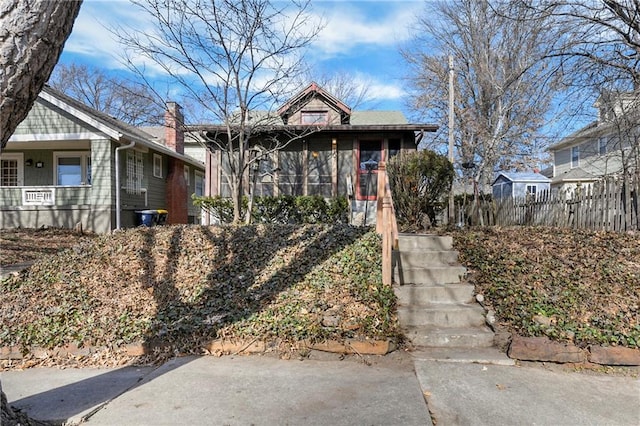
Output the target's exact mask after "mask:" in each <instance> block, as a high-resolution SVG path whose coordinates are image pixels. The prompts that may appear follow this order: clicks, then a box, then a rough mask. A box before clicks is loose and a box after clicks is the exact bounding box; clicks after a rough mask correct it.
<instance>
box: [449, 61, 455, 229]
mask: <svg viewBox="0 0 640 426" xmlns="http://www.w3.org/2000/svg"><path fill="white" fill-rule="evenodd" d="M454 78H455V71H454V69H453V55H449V161H450V162H451V165H452V166H453V126H454V117H453V114H454V112H453V103H454V101H455V97H454V93H453V80H454ZM454 180H455V173H454ZM453 224H455V206H454V199H453V183H452V185H451V190H450V191H449V226H452V225H453Z"/></svg>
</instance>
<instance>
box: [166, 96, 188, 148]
mask: <svg viewBox="0 0 640 426" xmlns="http://www.w3.org/2000/svg"><path fill="white" fill-rule="evenodd" d="M164 125H165V130H164V139H165V143H166V145H167V147H169V148H171V149H172V150H173V151H175V152H177V153H178V154H184V131H183V129H182V128H183V125H184V115H182V108H181V107H180V105H178V104H177V103H176V102H167V111H166V112H165V113H164Z"/></svg>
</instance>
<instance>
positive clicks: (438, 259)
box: [393, 249, 459, 268]
mask: <svg viewBox="0 0 640 426" xmlns="http://www.w3.org/2000/svg"><path fill="white" fill-rule="evenodd" d="M393 261H394V264H395V265H397V266H398V267H399V268H420V267H429V266H451V265H459V264H458V252H457V251H455V250H421V249H407V250H403V251H394V252H393Z"/></svg>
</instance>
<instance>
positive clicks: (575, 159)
mask: <svg viewBox="0 0 640 426" xmlns="http://www.w3.org/2000/svg"><path fill="white" fill-rule="evenodd" d="M579 165H580V147H579V146H573V147H571V168H574V167H578V166H579Z"/></svg>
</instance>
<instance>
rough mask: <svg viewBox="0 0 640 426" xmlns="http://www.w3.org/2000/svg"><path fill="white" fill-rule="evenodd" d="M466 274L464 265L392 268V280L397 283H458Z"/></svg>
mask: <svg viewBox="0 0 640 426" xmlns="http://www.w3.org/2000/svg"><path fill="white" fill-rule="evenodd" d="M396 266H397V265H396ZM466 274H467V268H465V267H464V266H430V267H428V268H418V267H416V268H411V267H404V266H403V267H396V268H394V270H393V281H394V282H396V283H397V284H448V283H459V282H460V281H461V280H462V279H463V278H464V277H465V276H466Z"/></svg>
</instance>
